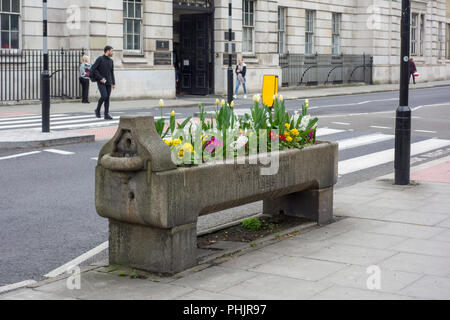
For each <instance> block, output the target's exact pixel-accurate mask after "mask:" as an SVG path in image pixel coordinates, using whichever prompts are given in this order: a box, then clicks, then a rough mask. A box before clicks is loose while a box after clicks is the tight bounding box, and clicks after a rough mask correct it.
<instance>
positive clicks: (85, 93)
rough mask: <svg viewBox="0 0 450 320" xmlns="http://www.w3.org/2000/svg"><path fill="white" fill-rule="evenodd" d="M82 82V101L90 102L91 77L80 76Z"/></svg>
mask: <svg viewBox="0 0 450 320" xmlns="http://www.w3.org/2000/svg"><path fill="white" fill-rule="evenodd" d="M80 84H81V102H84V103H87V102H89V79H84V78H81V77H80Z"/></svg>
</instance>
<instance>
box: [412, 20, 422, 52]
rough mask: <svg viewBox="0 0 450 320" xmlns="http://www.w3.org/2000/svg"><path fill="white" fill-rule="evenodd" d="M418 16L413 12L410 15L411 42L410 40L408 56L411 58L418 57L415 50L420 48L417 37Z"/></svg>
mask: <svg viewBox="0 0 450 320" xmlns="http://www.w3.org/2000/svg"><path fill="white" fill-rule="evenodd" d="M418 31H419V14H418V13H415V12H413V13H412V14H411V40H410V46H411V48H410V52H411V53H410V54H411V56H418V52H417V49H418V47H419V48H420V45H418V44H419V40H418V38H419V37H418V35H419V32H418Z"/></svg>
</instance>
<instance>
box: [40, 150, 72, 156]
mask: <svg viewBox="0 0 450 320" xmlns="http://www.w3.org/2000/svg"><path fill="white" fill-rule="evenodd" d="M44 151H45V152H50V153H56V154H61V155H64V156H68V155H72V154H75V153H74V152H70V151H64V150H58V149H46V150H44Z"/></svg>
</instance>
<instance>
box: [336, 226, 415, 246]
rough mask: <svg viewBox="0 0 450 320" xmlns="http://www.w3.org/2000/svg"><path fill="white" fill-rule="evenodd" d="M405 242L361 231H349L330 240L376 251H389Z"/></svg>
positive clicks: (403, 239) (396, 237)
mask: <svg viewBox="0 0 450 320" xmlns="http://www.w3.org/2000/svg"><path fill="white" fill-rule="evenodd" d="M405 240H406V238H403V237H398V236H392V235H381V234H376V233H370V232H367V231H359V230H358V231H349V232H346V233H344V234H341V235H338V236H335V237H333V238H331V239H330V241H331V242H334V243H338V244H348V245H355V246H358V247H366V248H374V249H388V248H391V247H392V246H394V245H396V244H399V243H400V242H403V241H405Z"/></svg>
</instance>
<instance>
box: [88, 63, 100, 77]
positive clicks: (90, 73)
mask: <svg viewBox="0 0 450 320" xmlns="http://www.w3.org/2000/svg"><path fill="white" fill-rule="evenodd" d="M97 66H98V63H97V61H96V62H95V63H94V64H93V65H92V66H91V69H90V70H89V74H88V75H87V76H88V77H89V79H91V81H92V82H97V79H96V78H95V76H94V74H95V69H96V68H97Z"/></svg>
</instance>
